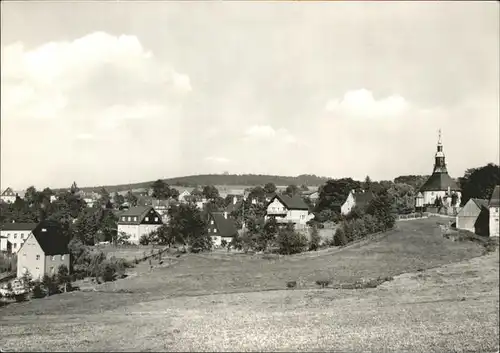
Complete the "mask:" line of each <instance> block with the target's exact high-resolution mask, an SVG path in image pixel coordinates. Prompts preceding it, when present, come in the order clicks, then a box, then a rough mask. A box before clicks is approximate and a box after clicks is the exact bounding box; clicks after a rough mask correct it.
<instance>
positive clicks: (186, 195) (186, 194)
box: [178, 189, 191, 203]
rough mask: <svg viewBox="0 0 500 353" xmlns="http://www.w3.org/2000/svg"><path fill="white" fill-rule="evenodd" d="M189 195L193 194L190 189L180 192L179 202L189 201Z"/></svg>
mask: <svg viewBox="0 0 500 353" xmlns="http://www.w3.org/2000/svg"><path fill="white" fill-rule="evenodd" d="M189 196H191V193H190V192H189V190H187V189H186V190H183V191H182V192H180V193H179V198H178V200H179V202H182V203H187V199H186V198H189Z"/></svg>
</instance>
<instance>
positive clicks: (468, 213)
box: [456, 199, 490, 236]
mask: <svg viewBox="0 0 500 353" xmlns="http://www.w3.org/2000/svg"><path fill="white" fill-rule="evenodd" d="M489 218H490V216H489V210H488V200H482V199H470V200H469V201H467V203H466V204H465V205H464V207H462V209H461V210H460V212H458V214H457V216H456V227H457V228H458V229H464V230H468V231H470V232H472V233H475V234H478V235H484V236H487V235H488V233H489V231H488V228H489V224H488V223H489Z"/></svg>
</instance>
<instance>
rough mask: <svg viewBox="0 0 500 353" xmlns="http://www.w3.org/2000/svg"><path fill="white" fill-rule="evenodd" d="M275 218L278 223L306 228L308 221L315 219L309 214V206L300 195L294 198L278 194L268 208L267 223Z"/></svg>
mask: <svg viewBox="0 0 500 353" xmlns="http://www.w3.org/2000/svg"><path fill="white" fill-rule="evenodd" d="M271 217H274V218H275V219H276V221H277V222H278V223H293V224H294V225H295V226H296V227H297V226H298V227H301V228H304V227H305V226H306V224H307V222H308V221H310V220H311V219H313V218H314V215H313V214H311V213H309V206H307V204H306V203H305V202H304V200H303V199H302V198H301V197H300V196H299V195H294V196H293V197H290V196H287V195H280V194H276V195H274V197H273V198H272V199H271V201H269V203H268V205H267V208H266V216H265V218H264V219H265V221H267V220H268V219H269V218H271Z"/></svg>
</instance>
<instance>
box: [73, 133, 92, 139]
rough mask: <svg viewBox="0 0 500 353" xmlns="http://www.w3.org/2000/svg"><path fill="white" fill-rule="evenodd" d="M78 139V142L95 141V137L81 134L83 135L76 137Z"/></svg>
mask: <svg viewBox="0 0 500 353" xmlns="http://www.w3.org/2000/svg"><path fill="white" fill-rule="evenodd" d="M76 139H77V140H93V139H94V135H92V134H88V133H81V134H78V135H76Z"/></svg>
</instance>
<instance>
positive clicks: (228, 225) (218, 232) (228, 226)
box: [207, 212, 238, 247]
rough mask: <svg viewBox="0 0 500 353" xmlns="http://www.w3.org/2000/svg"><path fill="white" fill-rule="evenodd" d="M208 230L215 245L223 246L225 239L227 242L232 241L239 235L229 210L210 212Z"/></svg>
mask: <svg viewBox="0 0 500 353" xmlns="http://www.w3.org/2000/svg"><path fill="white" fill-rule="evenodd" d="M207 231H208V234H209V235H210V237H211V238H212V242H213V245H214V246H215V247H220V246H222V245H223V241H224V242H225V243H226V244H229V243H231V241H232V240H233V238H234V237H235V236H237V235H238V231H237V229H236V225H235V224H234V221H233V220H232V219H231V218H229V216H228V213H227V212H211V213H209V214H208V229H207Z"/></svg>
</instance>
